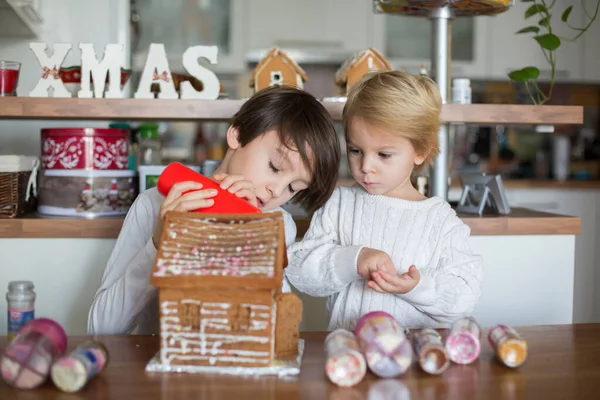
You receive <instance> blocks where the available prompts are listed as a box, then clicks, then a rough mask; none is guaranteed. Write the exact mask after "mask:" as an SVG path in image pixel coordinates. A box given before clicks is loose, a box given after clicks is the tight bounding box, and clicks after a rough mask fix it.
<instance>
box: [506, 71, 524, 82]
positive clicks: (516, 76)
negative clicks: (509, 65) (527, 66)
mask: <svg viewBox="0 0 600 400" xmlns="http://www.w3.org/2000/svg"><path fill="white" fill-rule="evenodd" d="M508 77H509V78H510V80H511V81H514V82H525V81H526V80H527V76H526V75H525V73H524V72H523V71H521V70H520V69H519V70H516V71H511V72H509V73H508Z"/></svg>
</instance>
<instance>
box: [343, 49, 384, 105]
mask: <svg viewBox="0 0 600 400" xmlns="http://www.w3.org/2000/svg"><path fill="white" fill-rule="evenodd" d="M391 69H392V66H391V65H390V63H389V62H388V61H387V60H386V58H385V57H384V56H383V54H381V53H380V52H379V51H377V50H376V49H375V48H373V47H370V48H369V49H368V50H364V51H361V52H358V53H355V54H354V55H352V56H351V57H350V58H348V59H347V60H346V61H345V62H344V63H343V64H342V66H341V67H340V69H338V70H337V72H336V73H335V84H336V85H337V86H338V87H339V88H340V89H341V91H342V92H343V94H344V95H346V94H348V91H349V90H350V88H351V87H352V85H354V84H355V83H356V82H357V81H359V80H360V79H361V78H362V77H363V76H364V75H365V74H366V73H367V72H370V71H386V70H391Z"/></svg>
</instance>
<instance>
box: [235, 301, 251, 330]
mask: <svg viewBox="0 0 600 400" xmlns="http://www.w3.org/2000/svg"><path fill="white" fill-rule="evenodd" d="M232 311H233V312H232V315H231V319H230V321H231V330H232V331H233V332H247V331H248V330H250V307H248V306H242V305H239V306H238V307H235V308H234V309H233V310H232Z"/></svg>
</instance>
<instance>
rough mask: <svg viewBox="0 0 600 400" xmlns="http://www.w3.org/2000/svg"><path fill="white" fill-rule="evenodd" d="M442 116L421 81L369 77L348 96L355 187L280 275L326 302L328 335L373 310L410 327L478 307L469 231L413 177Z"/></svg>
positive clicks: (316, 224) (333, 201) (324, 215)
mask: <svg viewBox="0 0 600 400" xmlns="http://www.w3.org/2000/svg"><path fill="white" fill-rule="evenodd" d="M440 111H441V98H440V95H439V92H438V89H437V87H436V85H435V83H434V82H433V81H432V80H430V79H429V78H427V77H419V76H413V75H409V74H405V73H402V72H397V71H387V72H379V73H371V74H368V75H367V76H366V77H365V78H363V79H362V80H361V81H360V82H358V83H357V84H355V85H354V86H353V87H352V89H351V90H350V93H349V94H348V98H347V102H346V105H345V107H344V112H343V123H344V128H345V132H346V142H347V150H348V163H349V166H350V170H351V172H352V176H353V177H354V179H355V181H356V184H355V185H354V186H353V187H338V188H337V189H336V190H335V191H334V193H333V195H332V197H331V198H330V199H329V200H328V201H327V203H326V204H325V206H324V207H322V208H321V209H319V210H318V211H317V212H316V213H315V214H314V216H313V219H312V222H311V225H310V228H309V230H308V232H307V233H306V235H305V236H304V239H303V240H302V241H301V242H298V243H296V244H294V245H292V246H291V247H290V248H289V249H288V252H289V255H288V257H289V265H288V268H287V269H286V276H287V277H288V279H289V281H290V283H291V284H292V285H293V286H295V287H296V288H297V289H299V290H300V291H302V292H305V293H307V294H309V295H312V296H319V297H325V296H326V297H328V299H327V311H328V314H329V330H332V329H335V328H340V327H341V328H347V329H354V328H355V325H356V322H357V320H358V319H359V318H360V317H361V316H362V315H364V314H365V313H367V312H369V311H375V310H382V311H386V312H388V313H390V314H392V315H393V316H394V317H396V318H397V319H398V320H399V321H400V323H401V324H403V325H404V326H406V327H408V328H419V327H439V326H444V324H445V323H449V322H451V321H453V320H454V319H456V318H458V317H461V316H464V315H467V314H469V313H471V312H472V311H473V310H474V308H475V306H476V305H477V302H478V300H479V297H480V295H481V282H482V276H483V270H482V262H481V259H480V257H479V256H477V255H475V254H473V253H472V251H471V249H470V248H469V245H468V243H467V239H468V237H469V234H470V229H469V227H468V226H467V225H465V224H464V223H463V222H462V221H461V220H460V219H459V218H458V217H457V216H456V213H455V212H454V211H453V210H452V209H451V208H450V205H449V204H448V203H447V202H446V201H445V200H444V199H442V198H439V197H432V198H426V197H425V196H423V195H421V194H420V193H419V192H418V191H417V190H416V189H415V188H414V187H413V185H412V184H411V180H410V177H411V174H412V173H413V170H414V169H415V168H422V167H423V166H425V165H427V164H429V163H431V161H432V159H433V158H434V157H435V155H436V154H437V153H438V143H437V131H438V128H439V125H440Z"/></svg>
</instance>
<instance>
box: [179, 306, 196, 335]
mask: <svg viewBox="0 0 600 400" xmlns="http://www.w3.org/2000/svg"><path fill="white" fill-rule="evenodd" d="M179 321H181V327H182V328H187V329H191V330H193V331H197V330H199V329H200V304H197V303H187V302H186V303H183V302H182V303H181V305H180V307H179Z"/></svg>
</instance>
